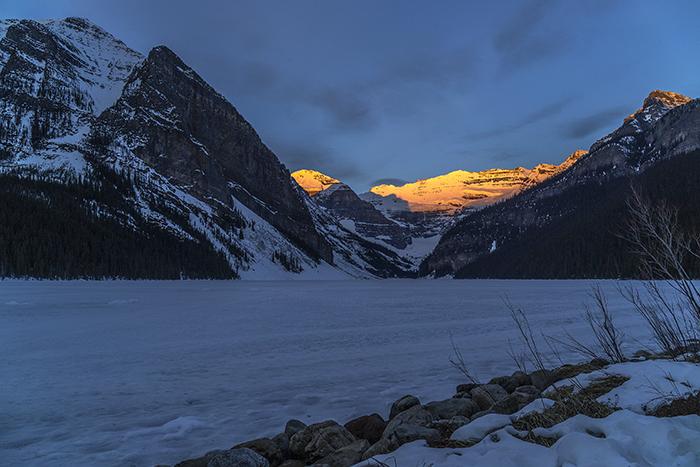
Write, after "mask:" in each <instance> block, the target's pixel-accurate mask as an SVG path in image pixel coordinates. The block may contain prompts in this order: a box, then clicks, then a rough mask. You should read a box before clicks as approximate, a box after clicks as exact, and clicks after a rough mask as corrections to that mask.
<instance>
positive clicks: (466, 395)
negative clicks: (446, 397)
mask: <svg viewBox="0 0 700 467" xmlns="http://www.w3.org/2000/svg"><path fill="white" fill-rule="evenodd" d="M452 397H454V398H455V399H471V398H472V395H471V394H469V392H458V393H457V394H455V395H454V396H452Z"/></svg>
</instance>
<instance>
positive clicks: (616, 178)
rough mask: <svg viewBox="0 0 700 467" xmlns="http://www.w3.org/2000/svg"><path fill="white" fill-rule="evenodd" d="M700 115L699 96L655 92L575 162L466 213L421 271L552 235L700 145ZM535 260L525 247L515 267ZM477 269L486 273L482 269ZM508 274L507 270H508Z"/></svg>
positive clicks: (447, 270)
mask: <svg viewBox="0 0 700 467" xmlns="http://www.w3.org/2000/svg"><path fill="white" fill-rule="evenodd" d="M698 115H699V112H698V104H697V101H693V100H690V99H689V98H687V97H685V96H681V95H678V94H675V93H668V92H663V91H654V92H652V93H651V94H650V95H649V97H648V98H647V99H645V101H644V105H643V106H642V108H641V109H640V110H638V111H637V112H635V113H634V114H632V115H631V116H630V117H628V118H626V119H625V120H624V122H623V124H622V125H621V126H620V127H619V128H618V129H617V130H615V131H613V132H612V133H610V134H609V135H607V136H606V137H604V138H602V139H601V140H599V141H597V142H596V143H595V144H593V145H592V146H591V148H590V150H589V152H588V153H587V154H585V155H582V156H579V157H578V161H577V162H576V163H575V164H573V165H571V166H570V167H569V168H568V169H566V170H563V171H562V172H561V173H559V174H557V175H556V176H554V177H551V178H550V179H548V180H546V181H544V182H543V183H541V184H539V185H537V186H534V187H532V188H531V189H529V190H526V191H524V192H523V193H521V194H519V195H517V196H514V197H513V198H511V199H509V200H507V201H506V202H504V203H500V204H498V205H494V206H491V207H488V208H486V209H483V210H481V211H478V212H474V213H471V214H469V215H467V216H465V217H464V219H462V220H461V221H460V222H459V223H457V224H456V225H455V226H454V227H453V228H452V229H450V230H449V231H448V232H446V234H445V235H444V236H443V238H442V239H441V241H440V243H439V244H438V246H437V247H436V248H435V250H434V251H433V253H432V254H431V255H430V256H428V257H427V258H426V259H425V261H424V262H423V263H422V264H421V273H422V274H425V275H430V274H435V275H444V274H458V275H459V271H461V270H463V269H464V268H466V267H467V266H468V265H470V264H472V263H475V262H476V261H479V264H486V263H488V261H489V258H490V257H491V256H493V257H494V258H495V257H498V256H499V255H494V254H493V253H494V251H497V250H499V249H501V250H502V251H503V250H505V249H506V247H507V246H508V245H511V244H515V243H516V242H518V241H520V240H522V239H524V238H526V237H528V236H529V238H533V239H534V238H535V236H538V238H540V240H541V241H542V242H547V241H548V238H547V235H545V234H544V233H543V232H544V230H543V229H545V228H548V227H547V226H550V225H555V224H557V223H560V222H563V221H562V219H576V218H577V217H578V218H581V219H582V218H585V217H586V213H587V212H588V211H589V210H590V209H591V206H590V205H589V204H588V203H591V202H592V203H595V202H596V201H593V200H595V199H598V201H597V202H598V203H608V202H609V201H610V197H609V196H607V195H605V194H604V193H612V192H613V190H614V188H615V186H617V185H619V184H626V186H629V184H630V183H631V182H630V180H627V179H628V178H632V179H633V178H634V177H636V176H637V174H639V173H642V172H644V171H646V170H648V169H649V168H651V167H654V166H655V165H656V164H658V163H659V161H661V160H665V159H668V158H670V157H673V156H675V155H679V154H684V153H688V152H690V151H693V150H695V149H697V148H699V147H700V125H698V123H699V122H698ZM583 193H588V194H587V195H586V196H584V195H583ZM567 222H569V223H570V225H573V224H574V223H575V222H574V221H567ZM600 222H605V221H604V220H602V219H601V220H600ZM562 229H563V227H562ZM536 231H537V232H539V234H537V235H536V234H535V232H536ZM580 231H581V232H582V231H583V229H580ZM567 232H570V235H571V236H572V239H571V241H572V244H574V243H576V235H577V233H576V229H570V230H567ZM551 240H554V239H551ZM581 240H582V242H584V243H585V241H584V240H585V239H581ZM533 254H534V253H533ZM533 260H534V258H530V259H529V260H528V259H527V252H523V253H522V254H521V255H518V259H517V260H516V259H514V263H513V268H514V269H516V262H518V261H519V262H520V263H521V265H522V264H526V263H527V262H528V261H530V262H532V261H533ZM504 264H506V262H504ZM483 267H484V268H488V266H483ZM504 267H505V266H504ZM472 269H474V268H472ZM470 271H471V270H470ZM470 274H472V275H473V274H477V275H478V271H476V270H474V271H471V272H470ZM507 275H508V274H507V272H504V273H503V274H502V275H501V276H507Z"/></svg>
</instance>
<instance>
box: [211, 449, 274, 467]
mask: <svg viewBox="0 0 700 467" xmlns="http://www.w3.org/2000/svg"><path fill="white" fill-rule="evenodd" d="M207 467H270V463H269V462H268V461H267V459H265V458H264V457H263V456H261V455H260V454H258V453H257V452H255V451H253V450H252V449H247V448H240V449H229V450H228V451H222V452H220V453H218V454H216V455H215V456H213V457H212V458H211V460H209V462H208V463H207Z"/></svg>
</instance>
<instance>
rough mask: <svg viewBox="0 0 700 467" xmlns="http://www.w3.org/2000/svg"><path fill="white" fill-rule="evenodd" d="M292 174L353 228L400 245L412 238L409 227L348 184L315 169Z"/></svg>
mask: <svg viewBox="0 0 700 467" xmlns="http://www.w3.org/2000/svg"><path fill="white" fill-rule="evenodd" d="M292 178H294V180H295V181H296V182H297V183H298V184H299V186H300V187H302V188H303V189H304V191H306V192H307V193H308V194H309V196H311V198H312V200H313V201H314V203H316V204H317V205H319V206H321V207H322V208H324V209H326V210H328V211H329V212H330V213H332V214H333V215H334V216H336V217H337V218H338V219H339V220H340V222H341V223H342V224H343V225H344V226H345V227H346V228H348V229H349V230H351V231H355V232H357V233H358V234H359V235H361V236H363V237H365V238H368V239H374V240H380V241H382V242H384V243H387V244H389V245H392V246H394V247H396V248H398V249H403V248H406V246H407V245H408V244H409V243H410V242H411V238H410V236H409V233H408V231H407V230H406V229H405V228H404V227H402V226H400V225H399V224H397V223H396V222H394V221H392V220H390V219H388V218H386V217H385V216H384V215H383V214H382V213H381V212H379V211H378V210H377V209H376V208H375V207H374V206H372V204H370V203H368V202H366V201H363V200H361V199H360V197H359V196H357V194H356V193H355V192H354V191H353V190H352V189H351V188H350V187H349V186H347V185H346V184H344V183H342V182H341V181H339V180H336V179H334V178H332V177H329V176H327V175H325V174H322V173H321V172H317V171H314V170H297V171H296V172H293V173H292Z"/></svg>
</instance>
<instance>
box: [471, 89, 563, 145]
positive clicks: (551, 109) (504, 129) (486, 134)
mask: <svg viewBox="0 0 700 467" xmlns="http://www.w3.org/2000/svg"><path fill="white" fill-rule="evenodd" d="M572 101H573V98H572V97H565V98H563V99H559V100H557V101H555V102H552V103H550V104H547V105H545V106H543V107H541V108H539V109H536V110H534V111H532V112H530V113H528V114H527V115H525V116H524V117H523V118H521V119H519V120H518V121H516V122H512V123H510V124H506V125H503V126H499V127H496V128H493V129H489V130H485V131H479V132H476V133H472V134H470V135H468V138H469V139H470V140H472V141H481V140H486V139H491V138H494V137H497V136H503V135H504V134H505V133H512V132H514V131H517V130H520V129H522V128H525V127H527V126H530V125H534V124H535V123H538V122H540V121H542V120H546V119H548V118H551V117H553V116H555V115H558V114H559V113H561V112H562V111H563V110H564V109H565V108H567V107H568V106H569V105H570V104H571V102H572Z"/></svg>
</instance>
